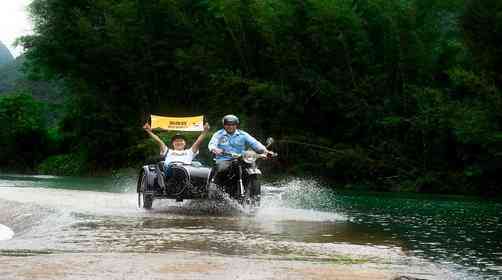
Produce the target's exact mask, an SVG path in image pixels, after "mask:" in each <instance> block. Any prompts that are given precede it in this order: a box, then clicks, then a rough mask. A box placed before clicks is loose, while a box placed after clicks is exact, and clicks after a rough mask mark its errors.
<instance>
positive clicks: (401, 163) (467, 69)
mask: <svg viewBox="0 0 502 280" xmlns="http://www.w3.org/2000/svg"><path fill="white" fill-rule="evenodd" d="M501 9H502V7H501V4H500V1H497V0H486V1H474V0H466V1H461V0H294V1H291V0H240V1H226V0H142V1H136V0H97V1H96V0H78V1H75V0H34V1H33V3H32V5H31V12H32V16H33V20H34V23H35V35H32V36H28V37H24V38H23V39H22V40H21V41H22V44H23V45H24V46H25V47H26V48H27V49H28V51H27V57H28V59H29V64H30V66H31V68H30V71H32V73H38V74H39V75H41V76H44V77H52V78H58V79H64V80H65V82H66V85H67V88H68V91H69V92H70V93H72V97H73V102H72V103H71V105H70V106H69V107H68V112H67V114H66V117H65V118H64V120H63V121H62V123H61V125H60V133H61V135H62V137H63V139H64V140H63V142H64V143H66V144H65V145H63V146H65V147H66V148H65V149H66V151H65V153H73V154H83V155H85V158H86V162H87V163H88V164H90V165H92V166H94V167H97V168H102V167H110V166H120V165H127V164H131V162H132V161H136V160H140V159H141V155H142V151H146V149H143V146H144V145H142V144H141V143H144V139H145V135H144V133H143V132H142V131H141V130H140V127H141V124H142V123H143V122H144V121H145V120H146V118H147V116H148V115H149V114H150V113H157V114H165V115H185V114H186V115H189V114H194V113H197V114H201V113H202V114H205V115H206V116H207V117H208V119H209V120H210V121H211V122H212V123H213V126H216V125H219V122H218V120H219V118H220V117H221V116H222V115H223V114H226V113H229V112H231V113H235V114H238V115H239V116H241V117H242V119H243V127H244V128H245V129H246V130H248V131H250V132H253V134H256V135H258V136H259V137H262V136H264V135H274V136H275V137H276V138H277V140H278V141H277V145H276V147H275V149H276V150H279V152H280V153H281V163H282V164H283V166H284V167H286V168H288V170H289V171H291V172H311V173H314V174H319V175H322V176H326V177H330V178H333V179H335V180H337V181H338V182H342V183H344V184H354V183H364V184H369V185H372V186H375V187H377V188H380V189H404V190H415V191H430V192H473V193H486V192H500V191H501V189H500V183H497V182H500V181H501V179H502V178H501V175H500V173H501V172H500V171H501V168H502V130H501V121H502V118H501V117H502V113H501V112H502V96H501V92H500V90H501V86H502V83H501V81H502V78H501V77H502V75H501V74H502V71H501V68H500V67H501V65H502V63H501V62H502V54H501V51H500V47H499V45H500V42H501V38H502V37H501V36H502V35H501V34H502V29H501V28H502V19H501V18H500V15H501V14H502V12H501V11H502V10H501Z"/></svg>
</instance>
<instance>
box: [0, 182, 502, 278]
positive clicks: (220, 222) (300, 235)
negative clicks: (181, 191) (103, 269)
mask: <svg viewBox="0 0 502 280" xmlns="http://www.w3.org/2000/svg"><path fill="white" fill-rule="evenodd" d="M97 189H99V190H100V191H101V192H96V190H97ZM91 190H92V191H91ZM134 190H135V178H134V177H127V178H121V177H115V178H98V179H96V178H88V179H79V178H66V177H65V178H62V177H32V176H15V175H9V176H5V175H2V176H0V197H1V198H0V213H1V214H0V226H1V224H4V225H6V226H8V227H10V228H12V229H13V230H14V231H15V232H16V235H15V237H14V238H13V239H11V240H9V241H8V242H7V241H2V242H0V254H2V253H1V252H4V253H5V252H10V253H9V254H11V253H12V252H15V251H16V250H18V251H20V252H21V251H22V250H28V251H30V252H50V251H59V250H61V251H78V252H166V251H171V250H184V251H205V252H210V253H215V254H224V255H244V256H276V257H284V256H286V257H292V258H305V259H312V258H315V259H318V260H330V259H331V260H340V257H341V256H345V255H349V256H352V257H353V259H350V258H349V259H347V261H349V262H350V261H354V260H355V259H360V260H371V261H370V263H380V264H381V263H385V264H387V265H391V264H392V265H393V266H395V267H396V269H398V268H399V269H401V270H405V271H408V272H409V271H412V270H414V269H415V270H416V271H415V272H416V273H418V274H421V275H428V277H421V278H428V279H436V278H437V277H436V278H435V277H434V275H439V273H438V272H437V271H438V269H440V268H435V269H436V271H435V272H431V271H432V270H430V267H431V264H438V265H440V267H442V268H447V270H448V271H449V272H450V273H453V275H454V276H452V277H451V279H459V278H464V279H496V278H497V277H498V275H499V274H500V273H501V272H502V271H501V268H502V249H501V248H502V221H501V218H500V216H501V215H500V214H502V205H501V204H500V203H496V202H487V201H481V200H475V199H470V200H469V199H461V198H448V197H442V198H437V197H427V196H409V195H408V196H406V195H403V194H399V195H383V194H368V193H353V192H352V193H348V192H335V191H331V190H328V189H326V188H322V187H320V186H318V185H317V184H316V183H315V182H313V181H307V180H290V181H284V182H276V183H274V184H273V185H267V186H266V187H264V193H265V196H264V199H263V205H262V207H261V209H260V210H259V211H258V212H257V213H255V215H252V216H251V215H243V213H242V212H241V211H239V209H236V208H235V207H233V206H232V205H231V204H228V203H225V202H219V203H215V202H207V201H184V202H181V203H177V202H174V201H168V200H161V201H155V202H154V210H152V211H145V210H142V209H137V207H136V194H135V193H133V192H132V191H134ZM114 192H115V193H114ZM0 230H1V228H0ZM403 250H404V253H405V254H406V256H405V255H403V253H402V252H403ZM5 254H7V253H5ZM442 273H444V272H442ZM441 275H446V274H441ZM437 279H441V277H439V278H437ZM443 279H448V277H446V276H444V278H443Z"/></svg>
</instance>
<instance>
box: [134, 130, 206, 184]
mask: <svg viewBox="0 0 502 280" xmlns="http://www.w3.org/2000/svg"><path fill="white" fill-rule="evenodd" d="M143 129H144V130H145V131H146V132H147V133H148V134H149V135H150V137H152V138H153V139H154V140H155V142H156V143H157V144H158V145H159V148H160V156H162V157H163V158H164V160H163V162H164V172H165V175H166V176H169V170H170V165H171V164H172V163H182V164H188V165H189V164H192V160H193V159H194V158H195V156H197V154H198V153H199V147H200V145H201V144H202V141H204V138H205V137H206V135H207V133H208V131H209V124H208V123H205V124H204V131H202V133H201V134H200V135H199V137H198V138H197V140H195V142H194V143H193V145H192V146H191V147H190V148H188V149H185V148H186V142H187V141H186V138H185V136H183V135H182V134H179V133H177V134H176V135H174V136H173V137H172V138H171V146H172V147H173V149H170V148H169V147H167V145H166V144H165V143H164V141H162V139H160V137H159V136H157V135H155V133H153V132H152V128H151V127H150V125H149V124H148V123H145V125H144V126H143Z"/></svg>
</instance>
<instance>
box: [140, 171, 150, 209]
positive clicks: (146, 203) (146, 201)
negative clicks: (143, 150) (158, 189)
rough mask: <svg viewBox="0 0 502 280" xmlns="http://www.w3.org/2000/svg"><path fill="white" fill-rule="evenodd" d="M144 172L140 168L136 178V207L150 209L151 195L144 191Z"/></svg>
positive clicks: (145, 182)
mask: <svg viewBox="0 0 502 280" xmlns="http://www.w3.org/2000/svg"><path fill="white" fill-rule="evenodd" d="M146 184H147V180H146V174H145V171H144V170H141V172H140V174H139V178H138V185H137V192H138V208H141V207H143V208H144V209H152V204H153V195H152V194H147V193H145V190H146Z"/></svg>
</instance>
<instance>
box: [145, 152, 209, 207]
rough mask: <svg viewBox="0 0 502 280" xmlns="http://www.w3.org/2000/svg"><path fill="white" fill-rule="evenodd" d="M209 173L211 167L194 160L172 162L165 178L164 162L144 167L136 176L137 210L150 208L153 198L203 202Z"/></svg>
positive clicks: (206, 194) (206, 193)
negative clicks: (185, 162)
mask: <svg viewBox="0 0 502 280" xmlns="http://www.w3.org/2000/svg"><path fill="white" fill-rule="evenodd" d="M210 173H211V168H209V167H204V166H202V164H200V163H199V162H196V161H194V162H193V163H192V164H191V165H187V164H182V163H173V164H172V165H171V166H170V167H169V171H168V175H167V176H166V175H165V174H166V172H165V170H164V164H163V162H159V163H156V164H148V165H145V166H143V168H142V169H141V170H140V173H139V177H138V183H137V192H138V207H140V208H141V207H143V208H145V209H151V208H152V204H153V200H154V199H176V201H182V200H183V199H205V198H207V197H208V185H209V176H210Z"/></svg>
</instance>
